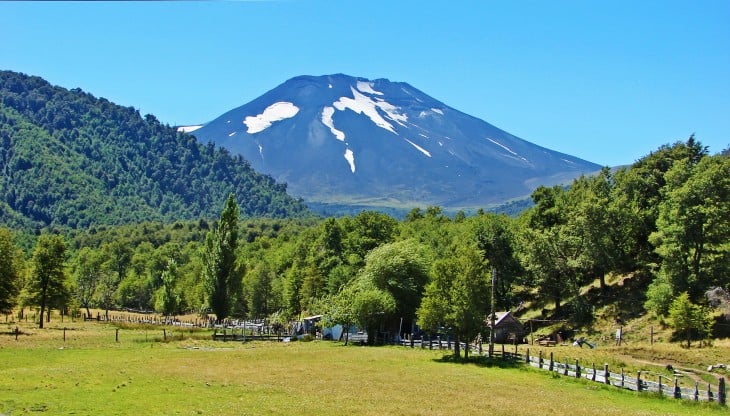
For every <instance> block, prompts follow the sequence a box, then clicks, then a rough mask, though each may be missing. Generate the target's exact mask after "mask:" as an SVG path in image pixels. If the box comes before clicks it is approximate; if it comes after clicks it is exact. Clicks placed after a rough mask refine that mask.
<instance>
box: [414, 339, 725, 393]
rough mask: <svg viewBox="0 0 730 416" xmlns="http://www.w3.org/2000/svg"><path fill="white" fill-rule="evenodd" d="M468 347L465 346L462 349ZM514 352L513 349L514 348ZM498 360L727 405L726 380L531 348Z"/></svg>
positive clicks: (422, 342)
mask: <svg viewBox="0 0 730 416" xmlns="http://www.w3.org/2000/svg"><path fill="white" fill-rule="evenodd" d="M400 344H401V345H403V346H406V347H410V348H424V349H425V348H428V349H448V350H453V347H454V342H452V341H444V340H442V339H441V338H436V339H424V338H421V339H415V338H410V339H406V340H403V341H401V343H400ZM465 347H466V345H465V344H464V343H461V349H462V350H463V349H464V348H465ZM510 348H511V346H510ZM470 350H471V351H472V352H473V354H474V355H484V354H485V353H486V352H485V351H484V346H483V345H482V344H481V343H478V344H471V345H470ZM493 354H494V356H495V357H497V358H500V359H503V360H511V361H516V362H523V363H525V364H527V365H529V366H531V367H533V368H537V369H540V370H543V371H549V372H553V373H556V374H560V375H563V376H566V377H575V378H582V379H586V380H588V381H592V382H596V383H601V384H606V385H610V386H614V387H618V388H623V389H627V390H632V391H637V392H645V393H654V394H658V395H660V396H666V397H672V398H675V399H685V400H694V401H706V402H717V403H719V404H721V405H723V406H726V405H727V389H726V386H725V378H724V377H720V378H718V380H717V384H715V385H713V384H712V383H704V382H702V383H700V382H697V381H694V382H689V383H688V382H687V381H685V380H683V379H681V378H680V377H676V376H675V377H669V376H666V375H661V374H654V373H651V372H648V371H638V372H637V373H636V374H627V373H625V372H624V370H623V369H620V372H619V373H614V372H612V371H610V369H609V367H608V364H604V365H603V366H602V367H599V368H596V366H595V364H591V365H590V366H586V365H583V364H581V363H580V362H579V361H578V360H573V361H569V360H564V361H558V360H555V359H554V357H553V353H552V352H551V353H550V354H549V355H547V356H544V355H543V352H542V350H539V351H538V353H537V354H536V355H532V354H530V349H529V348H528V349H527V350H526V352H525V354H520V353H518V352H517V349H516V348H515V349H514V352H510V351H508V350H506V349H505V345H504V344H499V345H495V350H494V353H493Z"/></svg>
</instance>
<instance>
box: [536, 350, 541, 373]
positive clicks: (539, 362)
mask: <svg viewBox="0 0 730 416" xmlns="http://www.w3.org/2000/svg"><path fill="white" fill-rule="evenodd" d="M537 368H539V369H541V370H542V350H540V351H538V353H537Z"/></svg>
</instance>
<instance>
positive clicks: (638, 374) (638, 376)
mask: <svg viewBox="0 0 730 416" xmlns="http://www.w3.org/2000/svg"><path fill="white" fill-rule="evenodd" d="M636 391H641V371H637V372H636Z"/></svg>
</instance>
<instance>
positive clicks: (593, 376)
mask: <svg viewBox="0 0 730 416" xmlns="http://www.w3.org/2000/svg"><path fill="white" fill-rule="evenodd" d="M591 366H592V367H593V374H591V381H596V363H591Z"/></svg>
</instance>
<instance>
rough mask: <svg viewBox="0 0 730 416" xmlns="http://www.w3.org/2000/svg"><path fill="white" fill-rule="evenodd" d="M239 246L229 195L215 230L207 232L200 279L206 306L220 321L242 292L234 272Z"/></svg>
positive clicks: (235, 210) (234, 210)
mask: <svg viewBox="0 0 730 416" xmlns="http://www.w3.org/2000/svg"><path fill="white" fill-rule="evenodd" d="M237 247H238V203H237V202H236V198H235V197H234V195H233V194H230V195H229V196H228V199H227V200H226V206H225V208H224V209H223V212H222V213H221V219H220V221H219V222H218V227H217V228H216V229H215V230H213V231H211V232H208V234H207V236H206V238H205V251H204V252H203V279H204V282H205V291H206V295H207V298H208V299H207V301H208V306H209V307H210V308H211V310H212V311H213V313H214V314H215V316H216V318H217V319H218V320H219V321H220V320H222V319H225V318H227V317H228V316H229V315H230V313H231V309H232V305H233V304H234V303H235V299H236V296H238V295H239V292H240V289H241V278H240V276H239V275H238V273H237V272H236V248H237Z"/></svg>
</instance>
